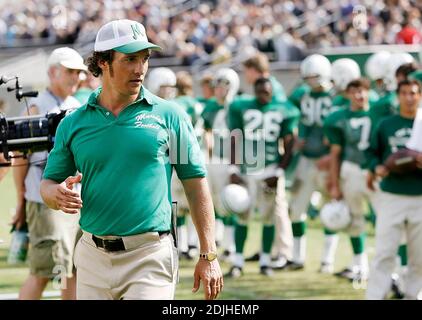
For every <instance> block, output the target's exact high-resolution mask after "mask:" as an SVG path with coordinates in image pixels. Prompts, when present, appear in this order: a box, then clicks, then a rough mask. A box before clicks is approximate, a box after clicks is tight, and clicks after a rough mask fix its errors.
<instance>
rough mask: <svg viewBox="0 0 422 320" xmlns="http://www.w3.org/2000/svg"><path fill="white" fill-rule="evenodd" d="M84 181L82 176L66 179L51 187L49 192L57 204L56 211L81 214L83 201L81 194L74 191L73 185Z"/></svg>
mask: <svg viewBox="0 0 422 320" xmlns="http://www.w3.org/2000/svg"><path fill="white" fill-rule="evenodd" d="M81 180H82V175H81V174H78V175H77V176H72V177H68V178H66V180H65V181H63V182H62V183H60V184H53V185H51V186H50V187H49V190H48V192H49V193H50V196H51V198H52V200H53V202H54V204H55V209H57V210H62V211H63V212H65V213H70V214H75V213H79V209H81V208H82V199H81V197H80V195H79V193H77V192H74V191H72V189H73V185H74V184H75V183H79V182H81Z"/></svg>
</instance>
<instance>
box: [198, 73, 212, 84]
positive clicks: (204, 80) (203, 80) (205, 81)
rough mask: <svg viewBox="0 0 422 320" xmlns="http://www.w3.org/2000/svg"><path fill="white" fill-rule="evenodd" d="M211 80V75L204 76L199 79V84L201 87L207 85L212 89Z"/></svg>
mask: <svg viewBox="0 0 422 320" xmlns="http://www.w3.org/2000/svg"><path fill="white" fill-rule="evenodd" d="M212 80H213V77H212V75H211V74H206V75H205V76H203V77H202V78H201V81H200V84H201V86H203V85H208V86H210V87H212Z"/></svg>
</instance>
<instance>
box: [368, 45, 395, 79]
mask: <svg viewBox="0 0 422 320" xmlns="http://www.w3.org/2000/svg"><path fill="white" fill-rule="evenodd" d="M390 57H391V53H390V52H388V51H379V52H377V53H374V54H372V55H371V56H370V57H369V58H368V60H367V61H366V63H365V73H366V75H367V76H368V77H369V78H370V79H371V80H372V81H376V80H379V79H384V77H385V71H386V66H387V63H388V60H389V59H390Z"/></svg>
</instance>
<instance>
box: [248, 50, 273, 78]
mask: <svg viewBox="0 0 422 320" xmlns="http://www.w3.org/2000/svg"><path fill="white" fill-rule="evenodd" d="M243 65H244V66H245V67H246V68H253V69H255V70H256V71H258V72H261V73H265V72H269V71H270V62H269V61H268V57H267V56H266V55H265V53H262V52H258V53H257V54H255V55H254V56H253V57H251V58H249V59H247V60H246V61H244V62H243Z"/></svg>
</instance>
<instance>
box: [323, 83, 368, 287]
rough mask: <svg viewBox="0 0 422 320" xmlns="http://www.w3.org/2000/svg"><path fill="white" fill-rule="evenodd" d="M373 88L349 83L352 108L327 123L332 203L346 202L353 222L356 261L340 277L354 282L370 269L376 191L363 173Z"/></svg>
mask: <svg viewBox="0 0 422 320" xmlns="http://www.w3.org/2000/svg"><path fill="white" fill-rule="evenodd" d="M369 88H370V83H369V81H367V80H366V79H363V78H362V79H357V80H353V81H351V82H349V83H348V84H347V86H346V94H347V97H348V99H349V100H350V102H351V103H350V108H346V109H341V110H338V111H335V112H333V113H332V114H330V115H329V116H328V117H327V118H326V119H325V121H324V132H325V135H326V137H327V138H328V140H329V142H330V154H331V165H330V175H329V177H330V178H329V181H330V182H329V193H330V196H331V198H332V199H334V200H341V199H343V200H344V201H345V202H346V204H347V206H348V207H349V209H350V213H351V218H352V219H351V220H352V222H351V224H350V225H349V227H348V228H347V230H346V231H347V233H348V234H349V235H350V239H351V243H352V247H353V253H354V256H353V261H352V264H351V266H350V267H348V268H346V269H344V270H343V271H341V272H339V273H337V274H336V275H339V276H341V277H345V278H347V279H350V280H355V279H356V280H357V279H359V280H364V279H367V276H368V268H369V267H368V258H367V255H366V253H365V245H364V244H365V243H364V239H365V226H366V224H365V212H366V208H367V206H366V204H367V203H368V202H369V201H370V199H371V198H372V191H371V190H369V189H368V188H367V186H366V183H365V181H366V175H367V172H366V170H363V169H361V167H362V166H364V165H365V162H366V158H365V153H364V152H365V150H366V149H367V148H368V147H369V139H370V133H371V119H370V115H369Z"/></svg>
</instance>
